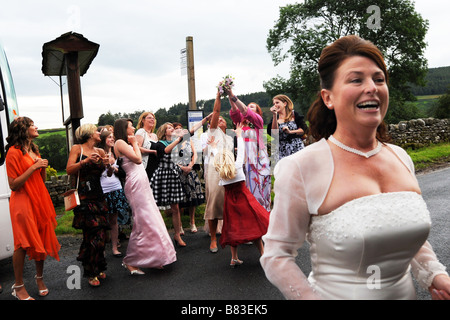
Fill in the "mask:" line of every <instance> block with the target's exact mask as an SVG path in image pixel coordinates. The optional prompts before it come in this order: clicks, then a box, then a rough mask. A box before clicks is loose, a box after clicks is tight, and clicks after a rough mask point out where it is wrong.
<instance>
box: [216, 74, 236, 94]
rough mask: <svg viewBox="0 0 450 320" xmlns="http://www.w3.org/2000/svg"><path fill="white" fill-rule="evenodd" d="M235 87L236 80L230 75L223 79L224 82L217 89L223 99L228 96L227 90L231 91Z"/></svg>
mask: <svg viewBox="0 0 450 320" xmlns="http://www.w3.org/2000/svg"><path fill="white" fill-rule="evenodd" d="M233 87H234V78H233V77H232V76H230V75H227V76H225V77H224V78H223V80H222V81H220V82H219V85H218V86H217V89H218V90H219V92H220V95H221V96H222V97H226V96H227V92H226V91H227V90H231V89H233Z"/></svg>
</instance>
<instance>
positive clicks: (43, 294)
mask: <svg viewBox="0 0 450 320" xmlns="http://www.w3.org/2000/svg"><path fill="white" fill-rule="evenodd" d="M34 279H36V284H37V280H38V279H44V276H40V277H38V275H35V276H34ZM48 293H49V291H48V289H47V288H46V289H43V290H39V291H38V294H39V296H40V297H46V296H47V295H48Z"/></svg>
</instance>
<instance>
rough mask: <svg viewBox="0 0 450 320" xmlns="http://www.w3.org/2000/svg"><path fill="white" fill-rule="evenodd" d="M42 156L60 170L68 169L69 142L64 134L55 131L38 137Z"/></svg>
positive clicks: (37, 142) (37, 141) (37, 140)
mask: <svg viewBox="0 0 450 320" xmlns="http://www.w3.org/2000/svg"><path fill="white" fill-rule="evenodd" d="M36 144H37V145H38V146H39V153H40V154H41V157H42V158H44V159H47V160H48V164H49V165H50V166H52V167H53V168H55V169H56V170H58V171H63V170H65V169H66V165H67V144H66V138H65V136H64V135H61V134H58V133H54V134H49V135H45V136H42V137H38V138H36Z"/></svg>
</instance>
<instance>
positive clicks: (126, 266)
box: [122, 263, 145, 276]
mask: <svg viewBox="0 0 450 320" xmlns="http://www.w3.org/2000/svg"><path fill="white" fill-rule="evenodd" d="M122 267H124V268H125V269H127V270H128V272H129V273H130V274H131V275H132V276H134V275H137V276H141V275H144V274H145V272H144V271H142V270H141V269H139V268H138V269H134V270H130V268H128V265H126V264H125V263H122Z"/></svg>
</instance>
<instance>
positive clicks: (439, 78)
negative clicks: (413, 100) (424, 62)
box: [411, 67, 450, 96]
mask: <svg viewBox="0 0 450 320" xmlns="http://www.w3.org/2000/svg"><path fill="white" fill-rule="evenodd" d="M449 85H450V67H440V68H430V69H428V74H427V76H426V86H425V87H418V86H412V88H411V91H412V93H413V94H414V95H415V96H428V95H435V94H444V93H446V92H447V89H448V87H449Z"/></svg>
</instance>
